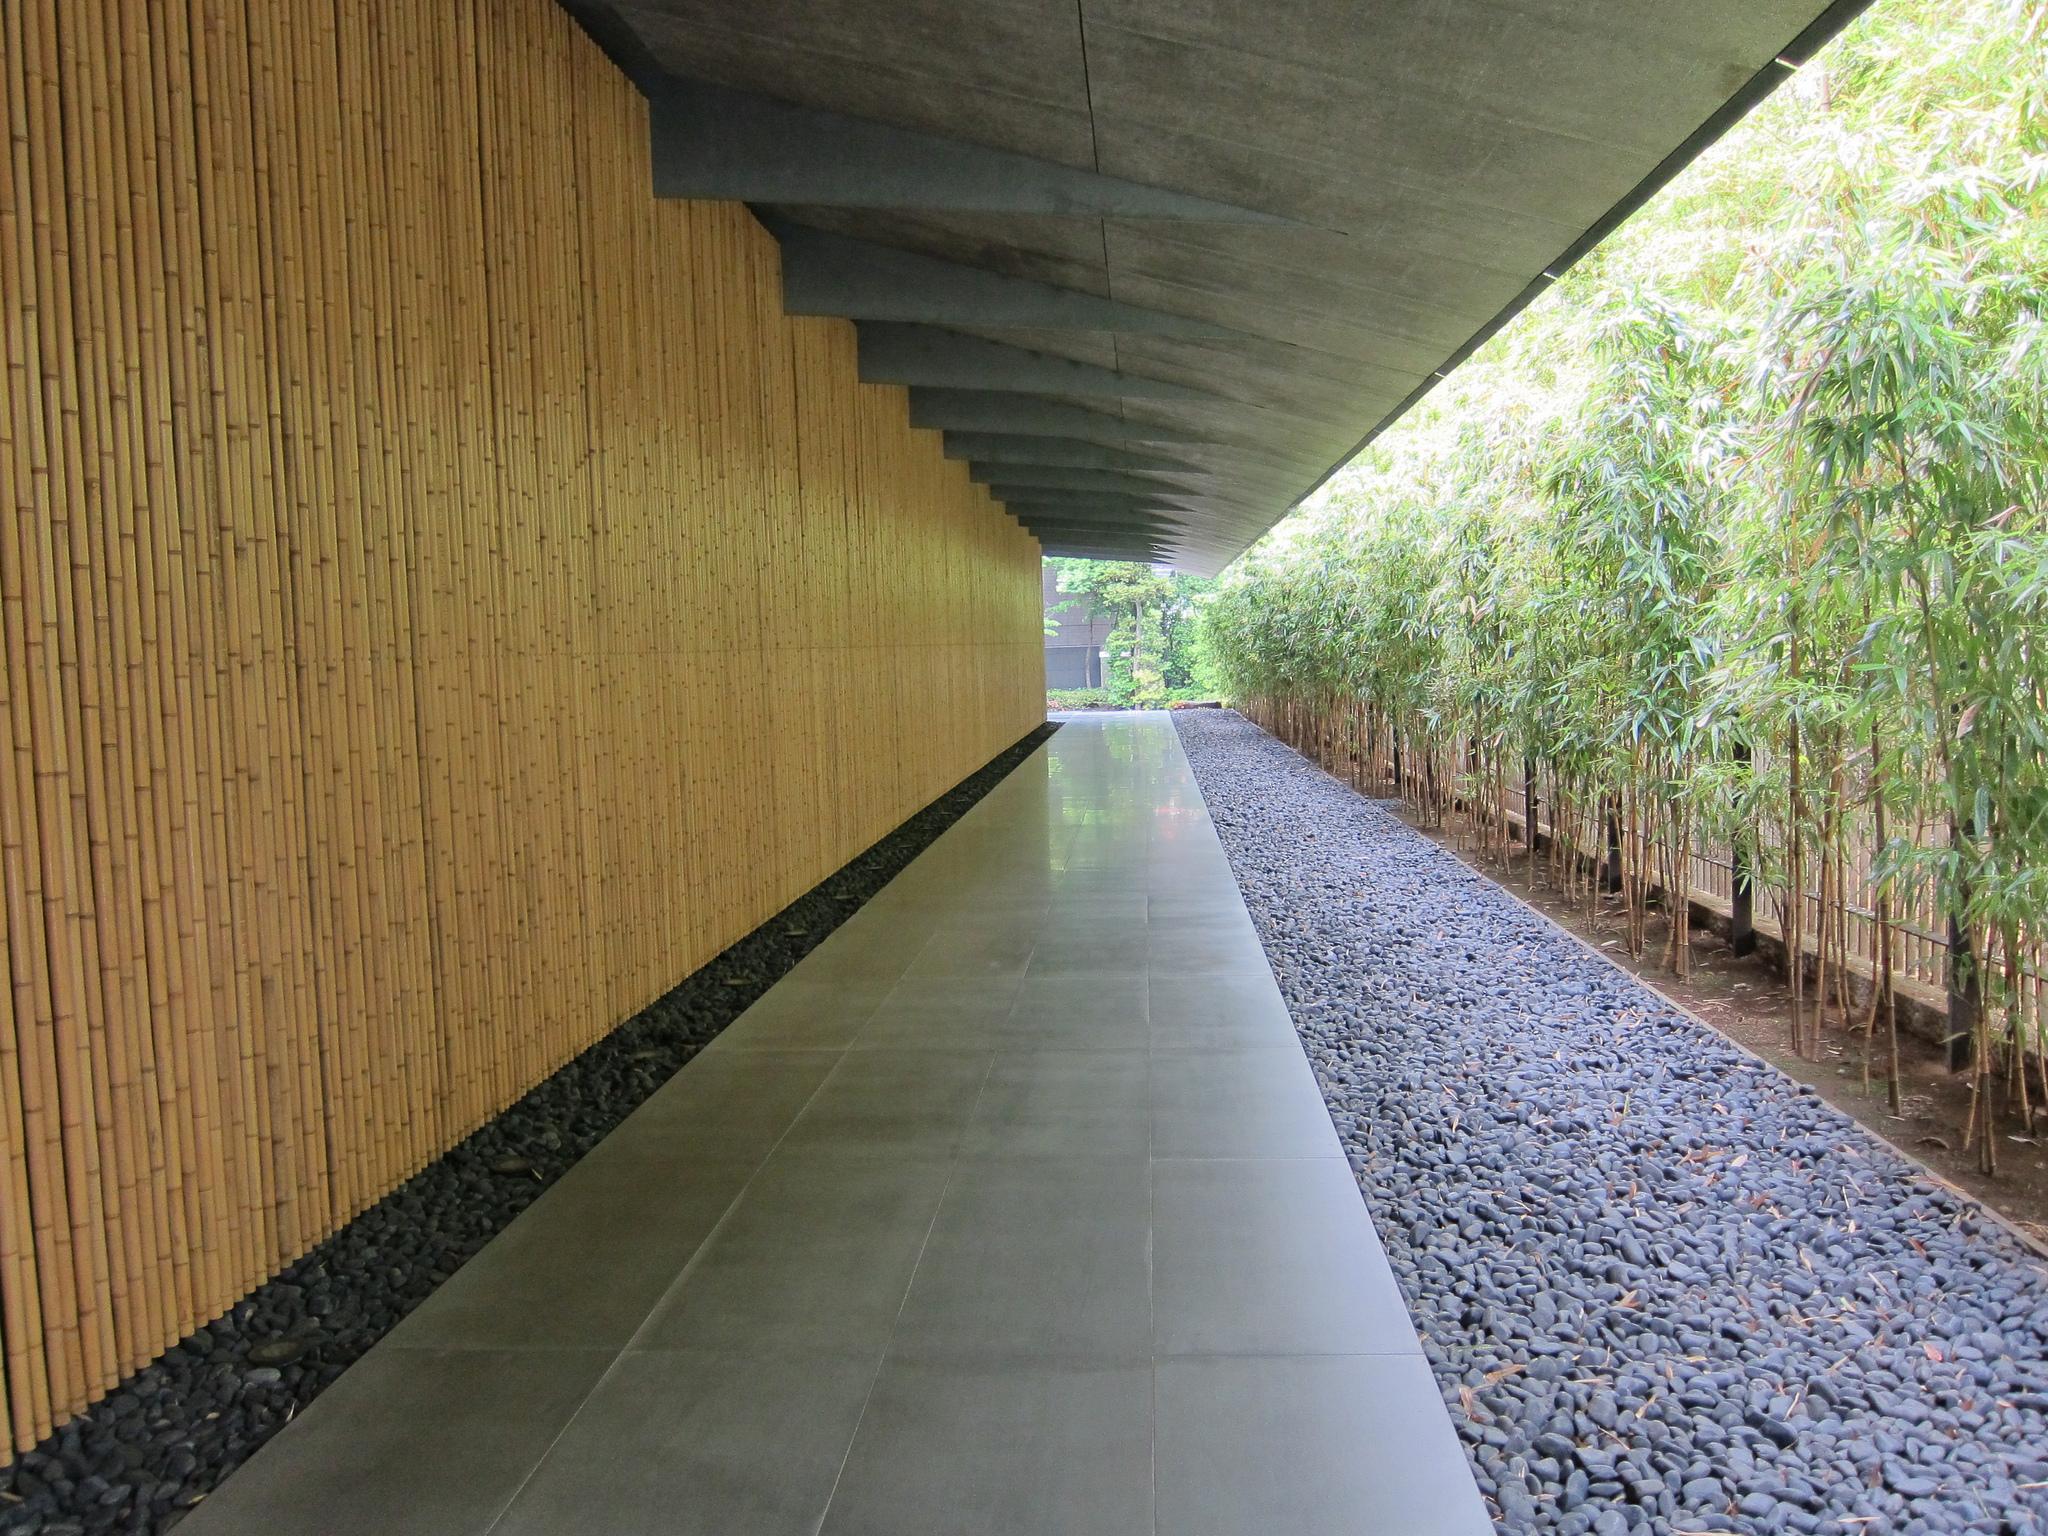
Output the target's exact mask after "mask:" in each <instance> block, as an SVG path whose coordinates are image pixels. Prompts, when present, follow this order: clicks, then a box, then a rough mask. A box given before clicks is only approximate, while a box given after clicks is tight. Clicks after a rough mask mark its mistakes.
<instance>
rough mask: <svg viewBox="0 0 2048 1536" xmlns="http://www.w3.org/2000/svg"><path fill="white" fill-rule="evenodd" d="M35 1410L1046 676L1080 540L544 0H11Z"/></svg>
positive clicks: (831, 843)
mask: <svg viewBox="0 0 2048 1536" xmlns="http://www.w3.org/2000/svg"><path fill="white" fill-rule="evenodd" d="M4 26H5V36H4V39H0V69H4V77H0V103H4V106H5V111H6V114H7V126H8V143H7V153H6V155H5V157H4V158H0V316H4V323H5V326H6V332H5V348H6V362H7V373H6V377H5V395H4V398H0V471H4V478H0V494H4V497H5V500H6V503H7V505H6V516H5V521H4V524H0V599H4V602H0V616H4V630H0V654H4V658H5V666H4V669H0V720H4V725H5V741H4V746H5V749H6V752H5V757H4V761H0V852H4V876H5V881H6V886H5V902H6V906H5V916H6V929H5V933H6V946H5V949H4V951H0V1152H4V1161H0V1335H4V1345H5V1347H4V1369H5V1381H4V1386H5V1390H4V1393H0V1401H4V1407H5V1413H6V1423H5V1425H4V1428H5V1431H6V1434H5V1438H6V1439H7V1440H9V1441H11V1443H12V1444H13V1445H14V1446H15V1447H17V1448H24V1447H26V1446H28V1445H29V1444H31V1443H33V1442H34V1441H35V1440H36V1439H37V1438H39V1437H40V1436H42V1435H43V1434H45V1433H46V1432H48V1431H49V1429H50V1428H51V1427H52V1425H53V1423H55V1422H57V1421H59V1420H61V1419H62V1418H63V1417H64V1416H65V1415H66V1414H68V1413H71V1412H73V1411H75V1410H77V1409H78V1408H80V1407H81V1406H83V1405H84V1404H86V1403H87V1402H88V1401H90V1400H91V1399H92V1398H94V1397H95V1396H96V1395H98V1394H99V1393H101V1392H103V1391H104V1390H105V1389H107V1388H108V1387H109V1386H110V1385H112V1384H113V1383H114V1382H115V1380H116V1379H117V1378H118V1377H119V1376H121V1375H122V1374H124V1373H125V1372H127V1371H129V1370H131V1369H133V1368H134V1367H136V1366H138V1365H140V1364H141V1363H143V1362H145V1361H146V1360H148V1359H149V1358H151V1357H152V1356H154V1355H155V1354H157V1353H158V1352H160V1351H161V1350H162V1349H163V1348H164V1347H165V1346H166V1345H167V1344H169V1343H170V1342H172V1341H174V1340H176V1339H177V1338H179V1337H180V1336H181V1335H183V1334H184V1333H186V1332H187V1331H189V1330H190V1329H192V1328H193V1327H194V1326H195V1325H197V1324H199V1323H201V1322H203V1321H205V1320H207V1319H208V1318H210V1317H212V1316H214V1315H215V1314H217V1313H218V1312H219V1311H221V1310H222V1309H223V1308H224V1307H225V1306H226V1305H227V1304H229V1303H230V1302H232V1301H233V1300H234V1299H235V1298H237V1297H238V1296H240V1295H241V1294H242V1293H244V1292H245V1291H246V1290H248V1289H249V1288H250V1287H251V1286H252V1285H253V1284H255V1283H256V1282H258V1281H260V1280H262V1279H263V1278H264V1277H265V1276H267V1275H268V1274H270V1273H272V1272H273V1271H275V1270H276V1269H277V1268H278V1267H280V1266H281V1265H282V1264H283V1263H286V1262H288V1261H289V1260H290V1259H291V1258H293V1257H294V1256H296V1255H297V1254H299V1253H301V1252H302V1251H304V1250H305V1249H306V1248H307V1247H308V1246H309V1245H311V1244H312V1243H313V1242H315V1241H316V1240H318V1239H319V1238H320V1237H321V1236H322V1235H324V1234H326V1233H327V1232H329V1231H331V1230H332V1229H333V1228H334V1227H336V1226H337V1225H338V1224H339V1223H341V1222H342V1221H344V1220H346V1219H347V1218H348V1217H349V1216H351V1215H352V1214H354V1213H356V1212H357V1211H360V1210H361V1209H362V1208H363V1207H364V1206H365V1205H367V1204H368V1203H369V1202H371V1201H372V1200H374V1199H376V1198H377V1197H378V1196H379V1195H381V1194H383V1193H384V1192H385V1191H387V1190H389V1189H390V1188H391V1187H392V1186H393V1185H394V1184H395V1183H397V1182H399V1181H400V1180H401V1179H403V1178H404V1177H406V1176H407V1175H408V1174H410V1173H411V1172H413V1171H415V1170H417V1169H418V1168H419V1167H420V1166H421V1165H422V1164H423V1163H425V1162H427V1161H428V1160H429V1159H431V1158H432V1157H434V1156H435V1155H436V1154H437V1153H439V1152H441V1151H442V1150H443V1149H445V1148H447V1147H448V1146H450V1145H451V1144H452V1143H453V1142H455V1141H456V1140H458V1139H459V1138H460V1137H461V1136H463V1135H464V1134H465V1133H466V1132H467V1131H469V1130H470V1129H471V1128H473V1127H474V1126H476V1125H477V1124H479V1123H480V1122H481V1121H483V1120H484V1119H486V1118H488V1117H489V1116H490V1115H491V1114H492V1113H493V1112H495V1111H496V1110H498V1109H500V1108H501V1107H503V1106H504V1105H506V1104H507V1103H509V1102H510V1101H512V1100H513V1099H514V1098H516V1097H517V1096H518V1095H519V1094H520V1093H521V1092H523V1091H524V1090H525V1089H526V1088H527V1087H529V1086H530V1085H531V1084H533V1083H534V1082H536V1081H537V1080H538V1079H540V1078H541V1077H542V1076H544V1075H545V1074H546V1073H548V1072H549V1071H550V1070H552V1069H553V1068H554V1067H556V1066H558V1065H560V1064H561V1063H562V1062H564V1061H566V1060H567V1059H568V1058H569V1057H571V1056H573V1055H574V1054H575V1053H576V1052H577V1051H578V1050H580V1049H581V1048H583V1047H584V1046H586V1045H588V1044H590V1043H591V1042H592V1041H593V1040H595V1039H597V1038H598V1037H600V1036H601V1035H603V1034H604V1033H605V1032H606V1030H608V1029H609V1028H610V1027H612V1026H613V1025H614V1024H616V1023H617V1022H619V1021H620V1020H621V1019H623V1018H625V1017H627V1016H629V1015H630V1014H631V1013H633V1012H634V1011H635V1010H637V1009H638V1008H640V1007H641V1006H643V1005H644V1004H646V1003H647V1002H649V1001H650V1000H652V999H653V998H654V997H656V996H657V995H659V994H660V993H661V992H662V991H663V990H665V989H666V988H667V987H669V986H671V985H672V984H673V983H675V982H676V981H677V980H679V979H680V978H681V977H682V976H684V975H686V974H687V973H688V972H689V971H691V970H692V969H694V968H695V967H696V966H698V965H699V964H701V963H702V962H704V961H705V960H706V959H708V958H709V957H710V956H712V955H713V954H714V953H715V952H716V951H717V950H719V949H720V948H721V947H722V946H724V945H725V944H726V943H728V942H729V941H731V940H732V939H734V938H736V937H738V936H739V935H740V934H742V933H744V932H746V931H747V930H748V929H749V928H751V927H753V926H754V925H756V924H757V923H759V922H760V921H761V920H762V919H764V918H766V917H767V916H769V915H770V914H771V913H773V912H774V911H775V910H776V909H777V908H778V907H780V906H781V905H782V904H784V903H785V902H787V901H788V900H789V899H791V898H792V897H794V896H796V895H797V894H798V893H800V892H802V891H803V890H804V889H806V888H807V887H809V886H811V885H813V884H815V883H816V882H817V881H818V880H819V879H820V878H822V877H823V876H824V875H826V874H827V873H829V872H830V871H831V870H832V869H834V868H836V867H837V866H838V865H839V864H841V863H842V862H844V861H845V860H846V859H847V858H848V857H849V856H851V855H852V854H854V853H855V852H857V851H858V850H859V849H860V848H862V847H863V846H865V845H866V844H867V843H869V842H871V841H873V840H874V839H875V838H876V837H878V836H880V835H881V834H883V833H884V832H886V831H887V830H888V829H889V828H891V827H892V826H893V825H895V824H896V823H897V822H898V821H900V820H901V819H903V818H904V817H905V816H907V815H908V814H910V813H911V812H912V811H914V810H916V809H917V808H918V807H920V806H921V805H923V804H924V803H926V802H927V801H929V800H930V799H931V798H932V797H933V796H935V795H936V794H938V793H940V792H941V791H943V790H944V789H946V788H947V787H949V786H950V785H952V784H953V783H954V782H956V781H957V780H959V779H960V778H961V777H963V776H964V775H966V774H967V773H968V772H970V771H971V770H972V769H974V768H975V767H977V766H979V765H980V764H981V763H982V762H984V761H985V760H987V759H988V758H989V757H990V756H992V755H993V754H994V753H996V752H997V751H999V750H1000V749H1001V748H1002V747H1004V746H1005V745H1007V744H1008V743H1010V742H1011V741H1013V740H1015V739H1016V738H1017V737H1018V736H1020V735H1021V734H1023V733H1024V732H1025V731H1026V730H1028V729H1029V728H1030V727H1031V726H1032V725H1033V724H1034V723H1036V722H1037V721H1038V720H1039V719H1040V718H1041V717H1042V702H1043V694H1042V675H1041V636H1040V619H1039V611H1038V610H1039V604H1038V582H1039V559H1038V547H1037V545H1036V544H1035V543H1034V542H1032V540H1031V539H1030V538H1029V537H1028V536H1027V535H1026V534H1025V533H1023V532H1022V531H1021V530H1020V529H1019V528H1018V527H1017V526H1016V525H1015V524H1014V523H1012V522H1011V521H1010V520H1009V519H1007V518H1006V517H1004V516H1003V515H1002V514H1001V512H1000V511H999V510H998V509H997V508H995V507H994V505H993V504H992V503H991V502H990V501H989V500H988V498H987V496H986V494H985V493H984V492H983V491H982V490H981V489H980V488H979V487H977V486H973V485H971V484H970V483H969V482H968V480H967V477H966V473H965V470H964V467H963V466H961V465H959V464H955V463H950V462H947V461H946V460H944V459H943V458H942V457H941V455H940V450H939V443H938V439H937V437H936V435H935V434H930V433H921V432H915V431H913V430H911V429H910V427H909V426H908V424H907V416H906V411H905V402H904V399H903V396H902V392H901V391H900V390H897V389H893V388H879V387H873V386H865V385H859V384H856V382H855V373H854V339H853V333H852V330H851V328H850V327H849V326H847V325H845V324H843V323H841V322H836V321H816V320H800V319H788V318H785V317H784V315H783V313H782V307H781V303H780V293H779V287H778V274H777V268H776V259H775V247H774V245H773V243H772V242H771V241H770V240H769V239H768V238H767V236H766V235H765V234H764V233H763V232H762V231H761V229H760V228H759V227H758V226H757V225H755V224H754V223H753V221H752V220H751V219H750V218H749V216H748V215H747V214H746V213H745V211H744V210H742V209H740V208H738V207H736V206H727V205H715V204H676V203H668V204H658V203H656V202H655V201H654V200H653V199H652V198H651V196H650V193H649V185H650V182H649V169H648V156H647V144H646V136H647V127H646V120H645V110H644V105H643V103H642V102H641V100H640V99H639V97H638V96H637V95H636V94H635V92H634V91H633V90H632V89H631V88H630V87H629V86H628V85H627V84H626V83H625V81H624V80H623V79H622V78H621V77H620V76H619V75H618V74H617V73H616V72H615V71H614V70H613V69H612V68H611V66H610V65H609V64H607V63H606V62H605V60H604V59H603V58H602V56H601V55H599V54H598V53H597V52H596V51H595V49H594V48H593V47H592V46H591V45H590V44H589V43H588V42H587V41H586V40H585V39H584V38H583V37H582V36H581V34H580V33H578V32H576V31H575V29H574V28H573V27H572V26H571V24H570V23H569V22H568V21H567V19H566V18H565V17H564V15H563V14H562V13H561V12H559V11H558V10H557V9H556V7H555V6H554V5H553V4H552V3H551V0H177V3H171V0H7V4H6V5H5V7H4Z"/></svg>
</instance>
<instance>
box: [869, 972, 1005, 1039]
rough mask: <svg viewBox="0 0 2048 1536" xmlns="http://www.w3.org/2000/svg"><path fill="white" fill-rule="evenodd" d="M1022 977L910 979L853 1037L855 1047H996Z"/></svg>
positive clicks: (893, 991)
mask: <svg viewBox="0 0 2048 1536" xmlns="http://www.w3.org/2000/svg"><path fill="white" fill-rule="evenodd" d="M1021 980H1022V978H1021V976H991V977H961V976H939V977H929V976H926V977H908V978H905V979H904V980H903V981H901V982H899V983H898V984H897V985H896V987H895V988H894V989H893V990H892V991H891V992H890V993H889V995H888V996H887V997H885V998H883V999H882V1004H881V1006H880V1007H879V1008H877V1009H876V1010H875V1012H874V1016H873V1017H872V1018H870V1019H869V1020H868V1022H867V1025H866V1027H865V1028H863V1029H862V1030H861V1032H860V1033H859V1034H858V1035H856V1036H855V1037H854V1041H853V1048H854V1049H855V1050H874V1049H877V1048H880V1049H890V1048H894V1049H898V1050H930V1049H934V1048H937V1049H954V1050H959V1049H984V1050H992V1049H994V1047H995V1045H996V1042H997V1038H998V1036H999V1035H1000V1034H1001V1032H1002V1026H1003V1021H1004V1020H1005V1019H1007V1018H1008V1017H1009V1016H1010V1006H1011V1004H1012V1003H1014V1002H1015V1001H1016V997H1017V988H1018V986H1019V984H1020V983H1021Z"/></svg>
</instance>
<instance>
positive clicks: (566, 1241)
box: [387, 1156, 756, 1349]
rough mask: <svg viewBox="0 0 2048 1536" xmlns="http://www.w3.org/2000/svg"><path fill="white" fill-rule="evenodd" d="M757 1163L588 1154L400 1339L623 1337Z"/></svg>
mask: <svg viewBox="0 0 2048 1536" xmlns="http://www.w3.org/2000/svg"><path fill="white" fill-rule="evenodd" d="M755 1167H756V1164H755V1163H754V1162H752V1161H710V1160H704V1161H699V1162H690V1163H687V1164H684V1165H680V1166H672V1165H670V1164H666V1163H662V1162H659V1161H647V1160H641V1159H629V1158H621V1157H618V1156H611V1157H607V1158H602V1159H599V1158H586V1159H585V1160H584V1161H583V1162H580V1163H578V1164H577V1165H576V1166H575V1167H574V1168H572V1169H570V1171H569V1172H568V1174H567V1175H566V1176H565V1177H564V1178H563V1179H562V1180H561V1182H560V1183H558V1184H556V1185H555V1186H554V1187H553V1188H552V1189H550V1190H549V1191H548V1192H547V1193H546V1194H545V1195H543V1196H541V1198H540V1199H539V1200H537V1201H535V1202H534V1204H533V1206H532V1208H531V1209H530V1210H528V1211H527V1212H526V1213H525V1214H524V1215H522V1216H521V1217H520V1218H519V1219H518V1220H517V1221H515V1222H513V1223H512V1225H511V1226H509V1227H507V1228H506V1229H505V1230H504V1231H503V1232H501V1233H499V1234H498V1236H497V1237H496V1238H494V1239H493V1240H492V1241H491V1242H490V1243H489V1244H488V1245H487V1246H486V1247H485V1248H484V1250H483V1251H482V1252H481V1253H479V1254H478V1255H477V1256H476V1257H475V1258H473V1259H471V1260H470V1261H469V1262H468V1263H467V1264H465V1265H463V1266H462V1268H461V1269H459V1270H457V1271H456V1272H455V1274H454V1275H453V1276H452V1277H451V1278H450V1279H449V1281H448V1283H447V1284H445V1285H443V1286H442V1287H441V1288H440V1289H439V1290H437V1291H435V1292H434V1294H433V1295H432V1296H430V1297H428V1298H427V1300H426V1301H425V1302H424V1303H422V1304H421V1306H420V1308H419V1310H418V1311H416V1312H414V1313H413V1314H412V1315H411V1316H410V1317H408V1318H407V1319H406V1320H405V1321H404V1322H402V1323H400V1324H399V1325H398V1327H397V1328H396V1329H395V1330H393V1332H392V1334H391V1336H390V1339H389V1340H388V1341H387V1342H388V1346H389V1347H392V1348H398V1349H431V1348H441V1347H461V1348H472V1349H473V1348H500V1349H523V1348H546V1349H558V1348H562V1347H565V1346H597V1345H609V1346H611V1347H613V1348H615V1349H616V1348H620V1347H623V1346H624V1344H625V1343H626V1341H627V1340H628V1339H630V1338H631V1337H632V1336H633V1333H634V1331H635V1330H636V1329H638V1328H639V1326H640V1325H641V1323H642V1322H644V1321H645V1320H646V1318H647V1316H648V1314H649V1313H650V1312H652V1311H653V1310H654V1306H655V1304H656V1303H657V1302H658V1301H660V1300H661V1297H662V1294H663V1293H664V1292H665V1291H667V1289H668V1288H669V1286H670V1285H671V1284H672V1283H673V1282H674V1280H675V1278H676V1276H677V1275H679V1274H680V1273H682V1269H683V1266H684V1265H685V1264H687V1263H688V1262H689V1261H690V1256H691V1255H692V1254H694V1253H695V1252H696V1251H697V1249H698V1247H699V1246H700V1245H701V1244H702V1243H703V1241H704V1239H705V1238H707V1237H708V1236H710V1234H711V1230H712V1228H713V1227H715V1226H716V1225H717V1224H718V1221H719V1218H720V1217H722V1216H723V1215H724V1214H725V1212H726V1209H727V1207H729V1206H730V1205H731V1204H732V1203H733V1201H734V1199H735V1198H736V1197H737V1196H738V1195H739V1192H740V1190H741V1188H742V1186H744V1185H745V1183H746V1182H747V1179H748V1178H749V1177H750V1176H751V1175H752V1174H753V1172H754V1169H755ZM622 1170H623V1172H622Z"/></svg>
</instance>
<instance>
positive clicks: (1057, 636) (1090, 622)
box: [1045, 565, 1116, 688]
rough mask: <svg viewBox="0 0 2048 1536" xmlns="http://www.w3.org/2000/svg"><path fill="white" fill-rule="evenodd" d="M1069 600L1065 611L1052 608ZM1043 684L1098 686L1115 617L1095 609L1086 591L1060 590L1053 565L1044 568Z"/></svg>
mask: <svg viewBox="0 0 2048 1536" xmlns="http://www.w3.org/2000/svg"><path fill="white" fill-rule="evenodd" d="M1062 603H1069V604H1072V606H1071V607H1069V608H1068V609H1067V610H1066V611H1065V612H1064V613H1055V612H1054V611H1053V610H1054V609H1056V608H1058V607H1059V606H1060V605H1061V604H1062ZM1045 619H1046V624H1047V626H1048V633H1047V634H1046V637H1045V686H1046V687H1048V688H1100V687H1101V686H1102V647H1103V646H1104V645H1105V644H1106V643H1107V642H1108V640H1109V632H1110V630H1111V629H1113V628H1115V627H1116V626H1115V621H1114V620H1112V619H1109V618H1107V617H1106V616H1104V615H1102V614H1100V613H1097V612H1096V611H1095V610H1094V608H1093V607H1091V606H1090V599H1089V598H1088V596H1087V595H1086V594H1085V593H1078V592H1062V591H1061V590H1060V588H1059V577H1058V576H1057V575H1055V574H1054V572H1053V568H1052V567H1051V566H1049V565H1048V566H1047V567H1046V568H1045Z"/></svg>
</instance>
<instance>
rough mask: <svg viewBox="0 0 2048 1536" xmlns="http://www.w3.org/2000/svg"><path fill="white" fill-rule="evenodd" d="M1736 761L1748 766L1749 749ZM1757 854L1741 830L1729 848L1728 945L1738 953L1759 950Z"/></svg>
mask: <svg viewBox="0 0 2048 1536" xmlns="http://www.w3.org/2000/svg"><path fill="white" fill-rule="evenodd" d="M1735 761H1736V762H1738V763H1741V764H1743V765H1745V766H1747V764H1748V763H1749V748H1748V747H1747V746H1738V747H1737V748H1736V749H1735ZM1754 860H1755V855H1754V854H1752V853H1751V851H1750V847H1749V844H1748V842H1747V841H1746V840H1745V838H1744V836H1743V834H1741V833H1738V834H1737V835H1736V838H1735V845H1734V847H1732V848H1731V849H1730V850H1729V853H1728V864H1729V872H1730V875H1731V877H1732V883H1731V886H1730V907H1729V914H1728V947H1729V948H1730V949H1732V950H1733V951H1734V952H1735V953H1736V954H1738V955H1753V954H1755V953H1756V872H1755V868H1754Z"/></svg>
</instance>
